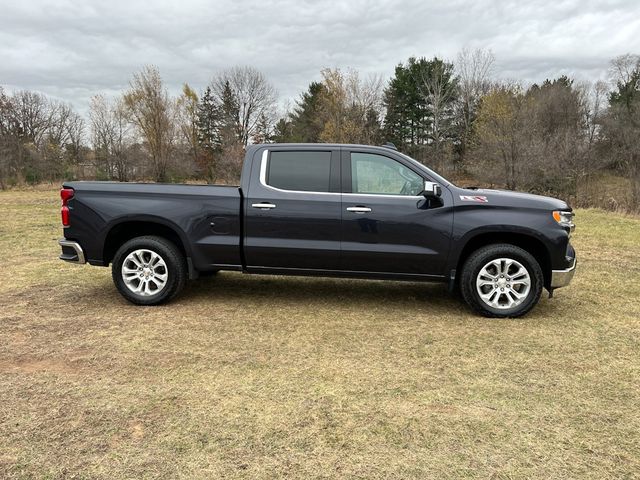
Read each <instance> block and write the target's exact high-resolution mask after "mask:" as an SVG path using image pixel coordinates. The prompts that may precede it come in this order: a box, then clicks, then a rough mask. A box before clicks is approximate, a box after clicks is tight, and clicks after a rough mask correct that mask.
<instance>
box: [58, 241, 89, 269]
mask: <svg viewBox="0 0 640 480" xmlns="http://www.w3.org/2000/svg"><path fill="white" fill-rule="evenodd" d="M58 244H59V245H60V247H62V254H60V260H64V261H65V262H71V263H85V262H86V260H85V257H84V251H83V250H82V247H81V246H80V244H79V243H78V242H74V241H73V240H67V239H66V238H61V239H60V240H58Z"/></svg>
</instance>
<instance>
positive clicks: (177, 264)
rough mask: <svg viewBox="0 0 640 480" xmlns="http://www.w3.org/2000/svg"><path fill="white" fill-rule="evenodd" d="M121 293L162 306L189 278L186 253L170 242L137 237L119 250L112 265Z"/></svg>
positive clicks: (137, 302) (158, 238) (148, 237)
mask: <svg viewBox="0 0 640 480" xmlns="http://www.w3.org/2000/svg"><path fill="white" fill-rule="evenodd" d="M111 275H112V277H113V282H114V283H115V285H116V288H117V289H118V291H119V292H120V294H121V295H122V296H123V297H124V298H126V299H127V300H129V301H130V302H131V303H135V304H136V305H158V304H160V303H163V302H166V301H168V300H170V299H171V298H173V297H174V296H175V295H176V294H177V293H178V292H179V291H180V290H182V288H183V287H184V284H185V282H186V279H187V267H186V261H185V258H184V255H183V254H182V252H180V250H179V249H178V247H176V246H175V245H174V244H173V243H171V242H170V241H168V240H166V239H164V238H162V237H156V236H146V237H137V238H134V239H131V240H129V241H128V242H126V243H125V244H123V245H122V246H121V247H120V248H119V249H118V251H117V252H116V254H115V256H114V258H113V265H112V267H111Z"/></svg>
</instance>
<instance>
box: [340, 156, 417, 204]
mask: <svg viewBox="0 0 640 480" xmlns="http://www.w3.org/2000/svg"><path fill="white" fill-rule="evenodd" d="M352 153H365V154H366V153H369V154H372V155H380V156H381V157H385V158H388V159H389V160H393V161H394V162H398V163H399V164H400V165H402V166H403V167H406V168H407V169H408V170H411V171H412V172H413V173H415V174H416V175H418V176H419V177H421V178H422V180H423V181H426V180H428V179H425V177H424V175H423V174H422V173H420V172H416V171H415V170H414V169H413V168H412V167H411V166H409V165H407V164H405V163H404V162H401V161H399V160H398V159H397V158H394V157H392V156H389V155H385V154H383V153H380V152H368V151H365V150H350V149H346V148H344V149H342V155H341V157H342V194H343V195H348V196H358V197H389V198H412V199H414V198H424V197H422V195H397V194H394V193H353V192H352V191H351V185H352V183H351V154H352Z"/></svg>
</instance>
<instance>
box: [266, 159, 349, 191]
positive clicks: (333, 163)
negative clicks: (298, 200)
mask: <svg viewBox="0 0 640 480" xmlns="http://www.w3.org/2000/svg"><path fill="white" fill-rule="evenodd" d="M272 151H280V150H269V149H265V150H264V151H263V152H262V158H261V160H260V185H261V186H262V187H264V188H266V189H269V190H273V191H276V192H283V193H304V194H311V195H342V194H341V193H340V192H339V191H336V192H316V191H312V190H286V189H283V188H278V187H273V186H271V185H269V184H268V183H267V168H268V165H269V157H270V153H271V152H272ZM282 151H295V150H282ZM300 151H301V152H302V151H314V150H300ZM328 151H329V152H330V153H331V173H330V175H331V178H330V179H329V188H332V187H333V186H334V184H335V183H336V182H335V181H334V176H333V169H334V165H335V164H336V163H337V162H334V157H335V152H334V151H333V150H328ZM337 185H340V183H339V182H338V183H337Z"/></svg>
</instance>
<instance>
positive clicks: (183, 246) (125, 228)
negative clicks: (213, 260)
mask: <svg viewBox="0 0 640 480" xmlns="http://www.w3.org/2000/svg"><path fill="white" fill-rule="evenodd" d="M147 235H154V236H157V237H162V238H165V239H167V240H169V241H171V242H172V243H173V244H175V246H176V247H178V249H179V250H180V252H181V253H182V254H183V255H184V256H185V258H186V259H187V261H188V262H189V264H190V263H191V262H190V261H189V258H190V257H191V252H190V250H189V244H188V242H187V241H186V239H185V238H184V232H182V230H181V229H179V228H178V227H177V226H175V225H172V224H169V223H167V222H166V221H164V220H162V219H159V218H155V217H151V218H137V219H123V220H121V221H118V222H116V223H113V224H112V225H111V226H110V227H109V230H108V232H107V234H106V235H105V239H104V242H103V251H102V258H103V261H104V264H105V265H108V264H109V263H111V261H112V260H113V257H114V255H115V253H116V252H117V251H118V249H119V248H120V247H121V246H122V245H123V244H124V243H125V242H127V241H129V240H131V239H132V238H136V237H142V236H147Z"/></svg>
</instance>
